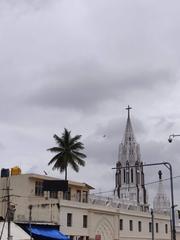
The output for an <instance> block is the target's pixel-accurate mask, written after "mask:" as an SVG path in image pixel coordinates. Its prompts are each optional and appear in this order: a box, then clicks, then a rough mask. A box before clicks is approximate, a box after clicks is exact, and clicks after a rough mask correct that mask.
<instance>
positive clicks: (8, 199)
mask: <svg viewBox="0 0 180 240" xmlns="http://www.w3.org/2000/svg"><path fill="white" fill-rule="evenodd" d="M9 190H10V189H9V185H8V186H7V223H8V236H7V240H11V239H12V238H11V219H10V211H11V210H10V193H9Z"/></svg>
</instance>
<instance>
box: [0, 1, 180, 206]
mask: <svg viewBox="0 0 180 240" xmlns="http://www.w3.org/2000/svg"><path fill="white" fill-rule="evenodd" d="M179 8H180V3H179V0H177V1H176V0H174V1H173V2H172V1H166V0H159V1H157V0H146V1H144V0H117V1H116V0H114V1H110V0H109V1H106V0H98V1H90V0H89V1H88V0H87V1H84V0H76V1H74V0H72V1H68V0H57V1H56V0H34V1H32V0H31V1H28V0H1V1H0V135H1V138H0V156H1V157H0V158H1V164H0V166H1V167H2V168H11V167H13V166H16V165H18V166H20V167H21V169H22V172H23V173H27V172H34V173H39V174H43V170H45V171H47V172H48V174H49V175H53V176H58V177H61V178H64V174H59V173H58V172H57V171H55V172H53V171H52V167H51V166H47V164H48V162H49V160H50V159H51V158H52V156H53V155H52V154H51V153H50V152H48V151H46V149H48V148H50V147H53V146H55V142H54V139H53V135H54V134H57V135H61V133H62V132H63V129H64V128H65V127H66V128H68V129H69V130H71V132H72V135H75V134H81V135H82V139H81V140H82V142H83V143H84V145H85V148H86V149H85V153H86V154H87V160H86V162H87V164H86V167H84V168H81V170H80V172H79V173H78V174H77V173H74V172H73V171H71V170H69V173H68V176H69V179H71V180H76V181H82V182H86V183H88V184H90V185H92V186H94V187H95V188H96V192H99V191H111V190H112V189H113V188H114V170H112V168H113V167H115V163H116V161H117V156H118V145H119V143H120V142H121V140H122V138H123V134H124V128H125V124H126V119H127V111H126V110H125V107H127V105H128V104H129V105H130V106H131V107H132V108H133V109H132V111H131V119H132V124H133V128H134V132H135V135H136V139H137V141H138V143H140V146H141V156H142V161H144V162H146V163H153V162H161V161H169V162H171V163H172V166H173V174H174V176H178V175H180V170H179V169H180V138H179V139H178V138H176V139H175V140H174V141H173V142H172V144H169V143H168V141H167V139H168V136H169V134H171V133H177V134H178V133H180V121H179V119H180V107H179V103H180V94H179V89H180V68H179V66H180V44H179V42H180V14H179ZM103 135H106V137H103ZM160 169H162V171H163V172H164V177H167V176H168V171H167V170H166V169H165V168H164V167H160ZM158 170H159V168H153V169H152V168H151V169H150V168H149V169H146V170H145V171H146V182H151V181H152V180H157V179H158V175H157V172H158ZM179 183H180V178H176V179H174V185H175V186H174V187H175V202H177V203H179V205H180V194H178V193H179V192H178V186H179ZM168 187H169V183H168V182H167V183H166V188H168ZM147 188H148V186H147ZM152 189H153V194H154V193H155V191H156V189H157V184H154V185H153V187H152V186H151V189H148V191H149V192H150V193H151V192H152Z"/></svg>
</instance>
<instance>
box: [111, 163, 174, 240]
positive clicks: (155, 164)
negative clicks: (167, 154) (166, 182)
mask: <svg viewBox="0 0 180 240" xmlns="http://www.w3.org/2000/svg"><path fill="white" fill-rule="evenodd" d="M159 165H164V166H165V167H166V168H167V169H168V170H169V174H170V188H171V215H172V229H171V231H172V240H176V225H175V213H174V209H175V205H174V190H173V174H172V166H171V164H170V163H169V162H159V163H147V164H142V166H144V167H149V166H159ZM129 167H131V168H132V167H136V165H132V166H129ZM124 168H127V167H119V168H113V169H124Z"/></svg>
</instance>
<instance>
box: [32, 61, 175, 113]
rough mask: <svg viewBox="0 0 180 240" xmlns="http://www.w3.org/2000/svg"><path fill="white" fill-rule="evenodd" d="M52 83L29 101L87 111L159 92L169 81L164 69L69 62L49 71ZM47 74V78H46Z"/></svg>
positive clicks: (36, 92)
mask: <svg viewBox="0 0 180 240" xmlns="http://www.w3.org/2000/svg"><path fill="white" fill-rule="evenodd" d="M47 76H48V78H49V79H51V82H50V83H48V84H46V85H44V86H42V87H41V88H40V89H37V90H36V91H35V93H34V94H32V95H31V96H30V97H29V99H28V101H29V102H31V103H32V104H34V105H39V106H41V107H55V108H70V109H71V108H73V109H77V110H80V111H85V112H87V111H88V110H89V111H92V110H94V109H96V108H97V107H98V106H100V104H101V103H102V102H107V101H109V100H115V99H118V100H119V101H121V99H123V98H124V97H125V96H128V95H129V94H131V91H132V89H133V92H132V95H135V94H139V95H140V96H141V95H144V93H145V92H149V91H152V90H153V91H158V90H160V85H161V84H162V83H166V84H170V80H171V73H170V72H167V70H156V71H154V70H153V71H152V72H151V71H144V72H143V71H142V72H133V73H132V74H130V73H124V72H122V73H121V72H119V73H117V72H116V73H113V72H111V71H108V69H107V68H106V66H102V65H99V64H97V65H94V64H92V65H91V63H88V62H86V63H83V64H82V65H81V64H79V65H74V66H73V65H69V66H65V67H64V69H63V67H61V68H60V70H56V72H55V73H54V74H48V73H47ZM47 76H46V77H47Z"/></svg>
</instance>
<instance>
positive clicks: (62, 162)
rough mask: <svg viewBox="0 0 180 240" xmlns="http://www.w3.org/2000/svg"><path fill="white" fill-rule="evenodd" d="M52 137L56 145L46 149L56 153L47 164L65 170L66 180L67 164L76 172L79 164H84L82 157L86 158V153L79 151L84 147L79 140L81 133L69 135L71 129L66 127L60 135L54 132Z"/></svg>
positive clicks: (61, 170) (54, 168)
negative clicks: (73, 135)
mask: <svg viewBox="0 0 180 240" xmlns="http://www.w3.org/2000/svg"><path fill="white" fill-rule="evenodd" d="M53 137H54V139H55V141H56V143H57V145H58V146H57V147H52V148H49V149H47V150H48V151H51V152H54V153H57V154H56V155H55V156H54V157H53V158H52V159H51V160H50V161H49V163H48V165H50V164H54V166H53V168H52V169H53V170H56V169H57V170H59V171H60V172H65V180H67V167H68V165H70V166H71V167H72V169H73V170H74V171H76V172H78V171H79V166H85V161H84V160H83V159H84V158H86V155H85V154H84V153H82V152H81V150H83V149H84V144H83V143H82V142H80V141H79V139H80V138H81V135H76V136H75V137H71V131H68V130H67V129H66V128H65V129H64V132H63V133H62V136H61V137H58V136H57V135H56V134H55V135H54V136H53Z"/></svg>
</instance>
